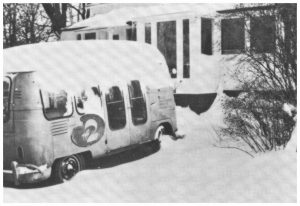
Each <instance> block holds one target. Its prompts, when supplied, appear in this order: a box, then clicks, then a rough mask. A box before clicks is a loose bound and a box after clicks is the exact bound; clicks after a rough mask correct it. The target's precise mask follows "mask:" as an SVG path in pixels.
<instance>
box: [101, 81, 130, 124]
mask: <svg viewBox="0 0 300 206" xmlns="http://www.w3.org/2000/svg"><path fill="white" fill-rule="evenodd" d="M105 97H106V105H107V114H108V123H109V127H110V129H112V130H117V129H121V128H124V127H125V125H126V113H125V104H124V97H123V94H122V92H121V90H120V88H119V87H118V86H113V87H110V88H109V90H108V93H106V95H105Z"/></svg>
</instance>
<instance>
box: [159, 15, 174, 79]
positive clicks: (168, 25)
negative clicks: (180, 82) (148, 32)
mask: <svg viewBox="0 0 300 206" xmlns="http://www.w3.org/2000/svg"><path fill="white" fill-rule="evenodd" d="M157 47H158V49H159V51H160V52H161V53H162V54H163V55H164V57H165V59H166V62H167V65H168V67H169V72H170V75H171V78H176V77H177V68H176V63H177V59H176V21H167V22H158V23H157Z"/></svg>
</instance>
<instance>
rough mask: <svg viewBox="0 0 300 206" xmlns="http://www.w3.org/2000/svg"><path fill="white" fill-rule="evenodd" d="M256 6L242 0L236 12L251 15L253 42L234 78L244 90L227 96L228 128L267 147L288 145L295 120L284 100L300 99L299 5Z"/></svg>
mask: <svg viewBox="0 0 300 206" xmlns="http://www.w3.org/2000/svg"><path fill="white" fill-rule="evenodd" d="M245 6H246V8H245ZM248 6H249V5H248ZM252 6H258V7H257V8H260V9H257V10H251V9H247V5H243V4H241V5H240V6H239V7H240V8H237V10H236V12H233V14H232V15H233V16H235V17H241V19H250V25H249V24H247V21H245V25H244V27H241V28H243V29H245V33H246V34H247V36H249V37H250V42H248V43H250V44H249V46H248V47H247V48H246V49H245V50H243V53H242V54H241V55H237V56H239V58H238V62H237V63H236V65H235V68H234V69H235V73H234V78H236V80H238V81H239V82H241V83H242V84H243V89H242V90H243V91H244V93H243V94H242V95H240V96H239V97H237V98H229V99H227V100H226V101H225V102H224V105H223V106H224V109H225V113H226V114H225V123H226V124H227V126H228V128H227V129H223V130H222V133H223V135H226V136H228V135H229V136H231V137H233V138H241V139H242V140H243V141H244V142H245V143H246V144H247V145H249V146H250V147H251V149H252V150H253V151H255V152H261V151H267V150H272V149H276V148H278V147H281V146H283V147H284V146H285V145H286V143H287V142H288V141H289V139H290V137H291V133H292V131H293V128H294V125H295V121H294V120H293V115H289V114H288V113H287V112H285V111H284V110H283V105H284V104H290V105H294V106H295V105H297V5H296V4H266V5H265V4H263V5H262V4H255V5H252ZM262 6H264V7H262ZM251 22H252V23H251ZM246 65H247V66H246Z"/></svg>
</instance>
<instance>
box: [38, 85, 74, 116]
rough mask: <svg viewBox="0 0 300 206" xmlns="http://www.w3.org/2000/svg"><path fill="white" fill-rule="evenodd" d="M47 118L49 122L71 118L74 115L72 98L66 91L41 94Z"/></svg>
mask: <svg viewBox="0 0 300 206" xmlns="http://www.w3.org/2000/svg"><path fill="white" fill-rule="evenodd" d="M41 98H42V102H43V110H44V114H45V117H46V118H47V119H49V120H52V119H59V118H63V117H69V116H71V115H72V113H73V106H72V99H71V96H70V95H68V93H67V92H66V91H65V90H60V91H58V92H47V91H42V92H41Z"/></svg>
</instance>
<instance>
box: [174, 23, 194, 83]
mask: <svg viewBox="0 0 300 206" xmlns="http://www.w3.org/2000/svg"><path fill="white" fill-rule="evenodd" d="M186 32H187V33H186ZM182 44H183V51H182V54H183V65H182V67H183V68H182V69H183V74H182V77H183V79H190V78H191V53H190V50H191V48H190V45H191V41H190V19H183V20H182ZM185 45H187V47H185ZM176 61H177V60H176Z"/></svg>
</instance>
